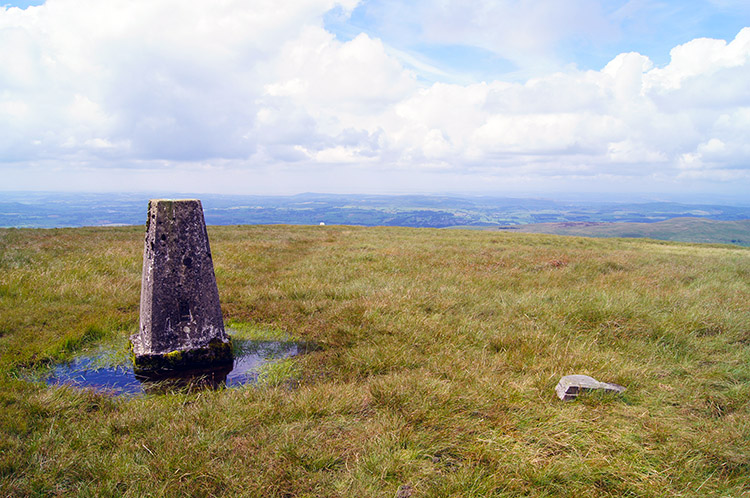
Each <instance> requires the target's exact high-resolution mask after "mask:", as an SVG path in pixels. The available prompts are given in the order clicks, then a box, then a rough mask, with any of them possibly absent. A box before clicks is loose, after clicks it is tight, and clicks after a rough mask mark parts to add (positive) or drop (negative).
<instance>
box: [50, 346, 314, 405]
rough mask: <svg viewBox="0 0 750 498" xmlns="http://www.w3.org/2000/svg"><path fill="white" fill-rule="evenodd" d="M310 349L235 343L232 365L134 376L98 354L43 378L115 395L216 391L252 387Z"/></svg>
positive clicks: (131, 372) (73, 362) (125, 368)
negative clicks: (267, 370) (271, 366)
mask: <svg viewBox="0 0 750 498" xmlns="http://www.w3.org/2000/svg"><path fill="white" fill-rule="evenodd" d="M310 349H311V346H310V345H309V344H305V343H299V342H279V341H237V340H236V339H235V358H234V364H233V365H226V366H220V367H217V368H212V369H203V370H190V371H183V372H180V374H179V375H178V376H173V375H164V374H161V375H151V376H142V375H136V374H135V373H134V372H133V366H132V365H117V366H102V363H103V361H102V356H103V355H102V354H99V355H96V356H90V357H79V358H76V359H74V360H72V361H71V362H69V363H65V364H63V365H57V366H55V367H54V368H53V369H52V371H51V372H50V373H49V375H48V376H46V378H45V379H44V380H45V381H46V382H47V383H48V384H53V385H60V384H68V385H72V386H74V387H81V388H86V387H88V388H94V389H96V390H98V391H104V392H108V393H111V394H116V395H127V394H130V395H133V394H142V393H148V394H159V393H165V392H168V391H172V390H175V389H180V388H188V389H193V388H198V389H200V388H213V389H216V388H220V387H224V386H226V387H237V386H241V385H244V384H254V383H256V382H257V381H258V374H259V371H260V369H261V367H262V366H263V365H265V364H267V363H269V362H273V361H276V360H280V359H283V358H289V357H291V356H295V355H298V354H302V353H305V352H307V351H309V350H310Z"/></svg>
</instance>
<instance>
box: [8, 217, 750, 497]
mask: <svg viewBox="0 0 750 498" xmlns="http://www.w3.org/2000/svg"><path fill="white" fill-rule="evenodd" d="M142 235H143V229H142V228H139V227H134V228H97V229H77V230H75V229H71V230H0V275H1V276H2V279H1V281H0V368H2V371H3V374H2V375H1V376H0V382H1V383H2V389H0V455H1V456H0V479H2V480H1V481H0V494H2V495H8V496H55V495H61V496H62V495H67V496H70V495H73V496H75V495H77V496H146V495H150V496H185V495H192V496H278V497H282V496H368V497H369V496H373V497H376V496H383V497H392V496H394V495H395V493H396V491H397V489H398V488H399V486H401V485H402V484H408V485H410V486H411V487H412V488H413V493H414V494H413V496H415V497H417V496H434V497H438V496H465V497H469V496H477V497H478V496H498V497H500V496H571V497H572V496H576V497H581V496H583V497H586V496H591V497H600V496H654V497H656V496H659V497H661V496H743V495H745V496H746V495H748V494H750V477H749V476H750V306H749V305H748V303H749V302H750V250H745V249H741V248H735V247H729V246H727V247H720V246H699V245H687V244H671V243H658V242H654V241H633V240H593V239H582V238H568V237H555V236H544V235H525V234H516V233H513V234H507V233H488V232H471V231H441V230H428V229H398V228H356V227H332V226H326V227H288V226H264V227H210V229H209V236H210V238H211V244H212V249H213V254H214V262H215V265H216V274H217V280H218V285H219V291H220V294H221V299H222V306H223V310H224V315H225V319H226V320H227V321H228V322H231V323H234V324H236V326H237V327H238V328H239V329H241V330H242V331H244V332H242V333H243V334H245V335H246V336H256V335H262V334H264V333H268V334H270V335H271V336H274V337H277V336H285V337H293V338H297V339H305V340H312V341H316V342H317V343H319V344H320V345H321V346H322V350H320V351H316V352H314V353H311V354H308V355H306V356H302V357H298V358H296V359H295V360H294V361H293V362H291V363H285V364H282V365H281V366H279V367H278V368H277V370H276V371H274V372H269V374H268V377H267V378H268V379H269V381H268V382H264V383H263V384H262V385H261V386H257V387H247V388H242V389H235V390H226V391H218V392H202V393H194V394H173V395H167V396H150V397H143V398H136V399H112V398H109V397H107V396H105V395H101V394H97V393H93V392H87V391H83V392H81V391H76V390H74V389H70V388H50V387H45V386H40V385H35V384H31V383H29V382H27V381H25V380H21V379H19V378H18V377H19V374H20V372H22V370H23V367H28V366H33V365H39V364H41V363H44V362H48V361H54V360H56V359H59V358H65V357H68V356H70V355H72V354H75V353H76V352H77V351H80V350H81V349H85V348H86V347H94V346H98V345H101V344H108V343H112V344H121V343H122V341H123V340H124V338H125V337H126V336H127V335H128V334H130V333H132V332H133V331H134V329H135V328H136V326H137V319H138V316H137V313H138V292H139V278H140V266H141V257H142V256H141V250H142V247H141V244H142ZM570 373H582V374H588V375H591V376H593V377H595V378H598V379H600V380H605V381H611V382H617V383H619V384H623V385H625V386H627V387H628V390H627V392H626V394H625V395H624V396H622V397H619V398H613V397H607V396H597V395H591V396H587V397H584V398H583V399H580V400H579V401H576V402H574V403H562V402H560V401H559V400H557V398H555V396H554V392H553V390H554V386H555V384H556V383H557V381H558V380H559V378H560V377H561V376H562V375H566V374H570ZM289 377H294V378H295V382H294V383H291V384H290V383H287V382H283V379H284V378H289Z"/></svg>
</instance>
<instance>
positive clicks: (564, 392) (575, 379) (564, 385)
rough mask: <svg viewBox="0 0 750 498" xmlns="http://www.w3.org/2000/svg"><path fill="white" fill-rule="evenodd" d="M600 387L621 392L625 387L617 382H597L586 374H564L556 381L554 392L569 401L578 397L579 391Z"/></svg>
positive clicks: (617, 392) (612, 391)
mask: <svg viewBox="0 0 750 498" xmlns="http://www.w3.org/2000/svg"><path fill="white" fill-rule="evenodd" d="M597 389H601V390H604V391H608V392H611V393H616V394H619V393H622V392H624V391H625V388H624V387H622V386H621V385H619V384H610V383H608V382H599V381H598V380H596V379H594V378H593V377H589V376H588V375H566V376H565V377H563V378H562V379H560V382H558V383H557V387H556V388H555V392H556V393H557V397H558V398H560V399H561V400H563V401H571V400H574V399H576V398H577V397H578V395H579V394H580V393H581V392H584V391H593V390H597Z"/></svg>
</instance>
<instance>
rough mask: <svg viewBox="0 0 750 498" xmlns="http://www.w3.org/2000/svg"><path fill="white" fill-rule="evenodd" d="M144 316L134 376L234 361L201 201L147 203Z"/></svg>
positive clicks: (137, 339) (135, 342)
mask: <svg viewBox="0 0 750 498" xmlns="http://www.w3.org/2000/svg"><path fill="white" fill-rule="evenodd" d="M140 315H141V319H140V330H139V333H138V334H136V335H134V336H132V337H131V342H132V344H133V353H134V355H135V360H134V363H135V371H136V373H138V372H153V371H158V370H184V369H191V368H200V367H207V366H210V365H218V364H227V363H231V362H232V359H233V358H232V345H231V341H230V339H229V336H227V334H226V332H225V331H224V320H223V319H222V316H221V306H220V304H219V290H218V288H217V286H216V277H215V275H214V265H213V261H212V259H211V248H210V247H209V244H208V234H207V233H206V222H205V220H204V218H203V208H202V206H201V202H200V201H199V200H195V199H189V200H165V199H157V200H151V201H149V203H148V221H147V223H146V242H145V246H144V250H143V276H142V279H141V309H140Z"/></svg>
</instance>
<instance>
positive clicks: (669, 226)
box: [498, 218, 750, 246]
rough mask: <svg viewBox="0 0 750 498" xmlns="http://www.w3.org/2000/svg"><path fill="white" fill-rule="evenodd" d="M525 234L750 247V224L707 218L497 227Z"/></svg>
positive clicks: (749, 222) (748, 221)
mask: <svg viewBox="0 0 750 498" xmlns="http://www.w3.org/2000/svg"><path fill="white" fill-rule="evenodd" d="M498 230H513V231H517V232H525V233H548V234H555V235H575V236H581V237H628V238H650V239H658V240H673V241H679V242H703V243H718V244H736V245H741V246H750V220H735V221H719V220H710V219H706V218H674V219H671V220H666V221H657V222H655V223H592V222H563V223H534V224H530V225H515V226H505V227H500V228H498Z"/></svg>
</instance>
